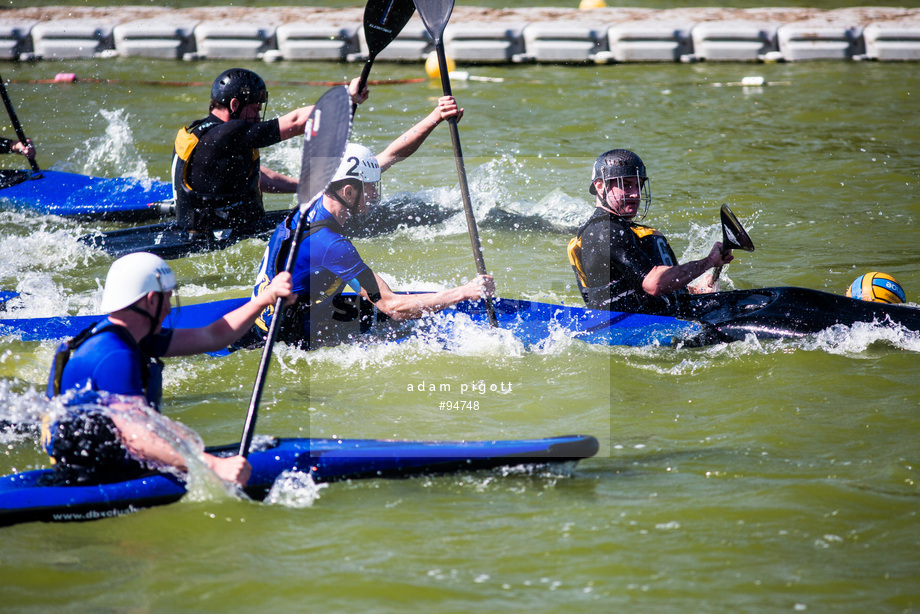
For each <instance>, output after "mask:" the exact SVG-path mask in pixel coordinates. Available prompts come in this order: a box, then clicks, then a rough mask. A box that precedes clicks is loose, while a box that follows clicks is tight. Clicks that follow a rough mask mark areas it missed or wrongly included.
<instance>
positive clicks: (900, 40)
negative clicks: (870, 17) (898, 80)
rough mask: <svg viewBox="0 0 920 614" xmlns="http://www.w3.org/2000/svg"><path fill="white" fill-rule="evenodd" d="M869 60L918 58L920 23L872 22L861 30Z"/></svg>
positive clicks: (919, 55)
mask: <svg viewBox="0 0 920 614" xmlns="http://www.w3.org/2000/svg"><path fill="white" fill-rule="evenodd" d="M863 40H864V41H865V44H866V57H867V58H868V59H870V60H895V61H904V60H914V61H917V60H920V23H918V24H914V25H908V24H892V23H872V24H869V25H868V26H866V28H865V30H863Z"/></svg>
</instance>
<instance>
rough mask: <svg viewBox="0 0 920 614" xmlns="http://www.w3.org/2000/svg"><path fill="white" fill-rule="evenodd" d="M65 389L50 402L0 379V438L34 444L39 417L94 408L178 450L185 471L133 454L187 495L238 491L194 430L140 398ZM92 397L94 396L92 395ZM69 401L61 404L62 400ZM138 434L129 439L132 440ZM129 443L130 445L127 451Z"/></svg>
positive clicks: (201, 497)
mask: <svg viewBox="0 0 920 614" xmlns="http://www.w3.org/2000/svg"><path fill="white" fill-rule="evenodd" d="M75 394H76V395H77V396H76V397H75V395H74V394H70V393H69V394H66V395H64V396H62V397H57V398H55V399H53V400H52V401H48V400H46V399H45V398H44V395H42V394H40V393H39V392H37V391H36V390H34V389H33V390H28V391H26V392H25V393H21V394H19V393H16V392H13V391H12V390H11V386H10V382H7V381H0V425H2V426H3V428H2V429H0V441H2V442H3V443H6V444H10V445H11V444H13V443H22V442H25V441H31V442H33V443H37V439H38V432H39V429H40V426H41V424H42V421H43V419H46V418H47V420H48V421H49V422H51V423H54V422H55V421H57V420H60V419H62V418H63V417H64V416H66V415H68V414H70V413H72V412H93V413H98V414H101V415H103V416H106V417H107V418H109V419H112V420H113V421H117V422H118V423H119V424H120V425H121V429H122V432H125V431H128V430H130V431H132V432H137V433H139V435H138V437H139V438H141V439H142V440H143V441H145V442H146V443H158V444H165V445H166V446H168V447H169V448H170V449H171V450H172V451H173V452H175V453H176V454H178V455H180V456H181V457H182V459H183V460H184V462H185V465H186V466H187V467H188V473H187V474H185V473H181V472H179V471H178V470H177V469H174V468H172V467H170V466H166V465H164V464H162V463H157V462H155V461H152V460H149V459H144V458H138V457H135V458H137V459H138V460H141V461H142V462H144V463H145V464H147V465H148V466H149V467H151V468H154V469H158V470H160V471H166V472H170V473H174V474H176V475H177V476H179V477H180V478H182V479H185V480H186V484H187V486H186V488H187V491H188V495H187V496H188V497H189V498H190V499H191V500H196V501H201V500H211V499H214V498H217V497H221V496H238V494H239V493H238V492H237V489H236V488H235V487H234V486H231V485H229V484H227V483H225V482H223V481H222V480H221V479H220V478H218V477H217V475H216V474H214V472H213V471H211V470H210V468H209V467H208V466H207V465H206V464H205V461H204V457H203V453H204V443H203V442H202V441H201V438H200V437H199V436H198V435H197V433H195V432H194V431H192V430H190V429H188V428H187V427H185V426H183V425H182V424H179V423H178V422H175V421H173V420H170V419H168V418H166V417H165V416H163V415H161V414H159V413H157V412H156V411H154V410H153V409H152V408H150V407H149V406H147V405H146V404H144V403H138V402H137V401H136V400H134V399H132V398H130V397H119V396H117V395H108V394H106V393H91V396H92V399H90V398H87V399H85V401H86V402H84V399H82V398H80V396H79V395H84V394H86V393H75ZM93 399H95V400H93ZM68 402H69V403H72V404H70V405H67V406H65V403H68ZM136 440H137V438H135V439H133V440H132V441H136ZM131 449H132V448H131V447H129V450H131Z"/></svg>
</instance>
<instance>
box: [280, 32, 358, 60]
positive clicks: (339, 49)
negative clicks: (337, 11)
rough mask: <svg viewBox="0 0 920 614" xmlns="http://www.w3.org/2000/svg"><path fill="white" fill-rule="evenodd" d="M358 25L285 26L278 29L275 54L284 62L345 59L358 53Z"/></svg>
mask: <svg viewBox="0 0 920 614" xmlns="http://www.w3.org/2000/svg"><path fill="white" fill-rule="evenodd" d="M360 25H361V24H353V25H349V26H337V25H332V24H324V23H310V24H306V23H289V24H285V25H283V26H279V27H278V32H277V36H278V51H280V52H281V57H282V58H284V59H285V60H344V59H345V58H347V57H348V55H349V54H352V53H357V51H358V29H359V28H360Z"/></svg>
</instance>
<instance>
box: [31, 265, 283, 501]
mask: <svg viewBox="0 0 920 614" xmlns="http://www.w3.org/2000/svg"><path fill="white" fill-rule="evenodd" d="M175 289H176V279H175V277H174V275H173V272H172V270H171V269H170V268H169V265H167V264H166V262H165V261H163V259H161V258H160V257H159V256H155V255H153V254H147V253H143V252H138V253H134V254H129V255H127V256H124V257H123V258H119V259H118V260H116V261H115V262H114V263H112V266H111V268H110V269H109V272H108V275H107V276H106V279H105V287H104V288H103V292H102V305H101V307H102V311H103V312H104V313H107V314H109V315H108V317H107V318H105V319H104V320H102V321H101V322H99V323H98V324H96V325H94V326H93V327H92V328H89V329H87V330H85V331H83V332H82V333H80V334H79V335H78V336H77V337H75V338H74V339H71V340H70V341H68V342H66V343H64V344H62V345H61V347H60V348H58V351H57V353H56V354H55V358H54V364H53V365H52V367H51V374H50V376H49V378H48V390H47V395H48V397H49V398H52V397H56V396H58V395H62V394H64V393H68V394H66V395H65V396H63V397H62V398H63V399H64V400H65V402H67V401H68V400H69V401H70V403H71V404H76V405H80V406H81V407H75V408H73V409H71V410H70V411H69V412H68V413H67V414H66V415H65V416H64V417H62V418H60V419H56V420H53V421H51V420H48V421H46V422H47V424H44V425H43V429H42V431H43V433H42V441H43V444H44V446H45V449H46V451H47V452H48V454H49V455H50V456H51V458H52V461H53V462H54V468H55V479H56V482H58V483H60V484H100V483H105V482H111V481H118V480H124V479H133V478H135V477H138V476H139V475H142V474H143V473H145V472H146V471H147V470H148V469H147V467H148V464H149V465H151V466H155V467H162V466H170V467H175V468H177V469H179V470H181V471H185V470H186V467H185V464H184V463H185V460H184V458H182V456H181V455H179V454H178V453H177V452H176V451H175V450H174V449H173V448H172V447H170V446H169V445H168V444H166V443H165V441H164V440H163V439H162V438H161V437H159V436H158V435H156V434H155V433H154V432H153V431H152V430H151V429H150V427H149V426H148V425H147V424H146V423H145V421H143V420H138V419H129V416H131V415H135V416H136V415H137V414H138V412H137V411H136V409H135V410H134V411H131V408H132V407H135V408H136V404H137V403H141V404H145V405H148V406H149V407H151V408H153V410H155V411H159V404H160V397H161V395H162V379H161V372H162V367H163V363H162V362H161V361H160V358H161V357H163V356H190V355H193V354H201V353H204V352H212V351H216V350H220V349H222V348H225V347H227V345H229V344H230V343H233V342H234V341H236V340H237V339H238V338H239V337H240V335H241V334H243V333H244V332H245V331H246V330H248V329H249V327H250V326H252V323H253V321H254V320H255V318H256V316H257V315H258V314H259V313H260V312H261V311H262V310H263V309H265V308H266V307H267V306H268V305H274V303H275V301H276V300H277V299H278V298H288V297H291V298H290V299H289V300H293V298H294V297H293V296H292V294H291V278H290V275H289V274H287V273H281V274H279V275H278V276H277V277H276V278H275V279H274V280H272V282H271V284H269V285H268V286H267V287H266V289H265V292H263V293H262V294H260V295H259V296H256V297H253V299H252V300H250V301H249V302H247V303H246V304H244V305H242V306H241V307H238V308H237V309H236V310H234V311H231V312H230V313H228V314H226V315H225V316H223V317H222V318H220V319H218V320H216V321H214V322H212V323H211V324H209V325H207V326H203V327H200V328H176V329H169V328H163V321H164V320H165V319H166V317H167V315H168V314H169V312H170V299H171V298H172V295H173V291H174V290H175ZM84 392H102V393H107V394H108V395H119V396H120V397H121V398H120V399H116V403H115V404H114V405H111V406H109V407H108V408H107V409H105V410H99V411H92V410H87V409H85V403H86V395H85V394H82V393H84ZM204 460H205V462H206V463H207V465H208V466H209V467H210V468H211V469H212V470H213V471H214V472H215V473H216V474H217V475H218V476H219V477H220V478H222V479H224V480H226V481H228V482H235V483H237V484H239V485H245V483H246V481H247V480H248V479H249V473H250V471H251V467H250V466H249V463H248V461H247V460H246V459H245V458H242V457H240V456H232V457H229V458H218V457H215V456H211V455H209V454H205V455H204Z"/></svg>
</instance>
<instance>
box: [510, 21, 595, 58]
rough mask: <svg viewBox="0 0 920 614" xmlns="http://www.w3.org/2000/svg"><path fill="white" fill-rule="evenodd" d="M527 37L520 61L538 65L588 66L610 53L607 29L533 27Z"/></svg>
mask: <svg viewBox="0 0 920 614" xmlns="http://www.w3.org/2000/svg"><path fill="white" fill-rule="evenodd" d="M523 36H524V49H526V51H525V54H524V56H523V57H519V58H518V59H527V60H532V61H534V62H565V63H586V62H590V61H592V60H594V58H595V57H596V56H597V54H598V53H600V52H603V51H607V49H608V46H607V34H606V32H605V31H604V28H603V27H598V26H592V25H588V24H583V23H561V22H556V23H529V24H527V25H526V26H525V27H524V30H523Z"/></svg>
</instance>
